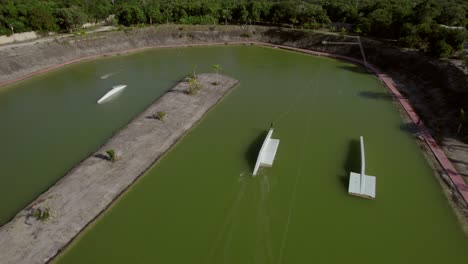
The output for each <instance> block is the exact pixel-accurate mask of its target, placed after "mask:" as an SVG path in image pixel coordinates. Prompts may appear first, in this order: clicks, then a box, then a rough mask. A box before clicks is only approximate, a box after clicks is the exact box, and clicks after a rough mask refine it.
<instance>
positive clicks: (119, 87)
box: [97, 85, 127, 104]
mask: <svg viewBox="0 0 468 264" xmlns="http://www.w3.org/2000/svg"><path fill="white" fill-rule="evenodd" d="M125 87H127V85H117V86H114V87H112V90H110V91H109V92H107V93H106V94H105V95H104V96H103V97H101V99H99V100H98V101H97V103H98V104H102V103H103V102H105V101H107V100H109V99H110V98H112V97H113V96H114V95H116V94H118V93H119V92H120V91H122V90H123V89H125Z"/></svg>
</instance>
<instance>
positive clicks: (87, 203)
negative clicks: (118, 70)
mask: <svg viewBox="0 0 468 264" xmlns="http://www.w3.org/2000/svg"><path fill="white" fill-rule="evenodd" d="M214 80H215V76H214V74H201V75H199V76H198V82H199V83H200V84H201V86H202V89H201V90H200V92H199V93H198V94H196V95H193V96H191V95H187V94H186V93H185V91H186V90H187V88H188V83H187V82H185V81H182V82H180V83H179V84H177V85H176V86H175V87H173V88H172V89H171V90H169V91H168V92H167V93H166V94H165V95H163V96H162V97H161V98H160V99H159V100H157V101H156V102H155V103H153V104H152V105H151V106H150V107H148V108H147V109H146V110H145V111H143V112H142V113H141V114H139V115H138V116H137V117H136V118H135V119H134V120H133V121H132V122H131V123H130V124H128V125H127V126H126V127H125V128H123V129H122V130H120V131H119V132H118V133H117V134H116V135H115V136H114V137H112V138H111V139H110V140H109V141H108V142H107V143H106V144H105V145H104V146H103V147H102V148H101V149H100V150H99V151H97V152H96V154H95V155H93V156H91V157H89V158H87V159H86V160H84V161H83V162H82V163H80V164H79V165H77V166H76V167H75V168H73V169H72V170H71V171H70V172H69V173H68V174H67V175H66V176H64V177H63V178H62V179H61V180H60V181H59V182H57V183H56V184H55V185H54V186H52V187H51V188H50V189H49V190H48V191H47V192H45V193H44V194H42V195H41V196H39V197H38V198H37V199H36V200H35V201H34V202H33V203H32V204H30V205H29V206H28V207H27V208H26V209H24V210H22V211H21V212H20V213H18V214H17V215H16V217H15V218H14V219H13V220H12V221H10V222H9V223H7V224H6V225H4V226H2V227H1V228H0V256H1V260H0V262H1V263H12V264H13V263H15V264H16V263H45V262H47V261H48V260H50V259H51V258H52V257H54V256H55V255H56V254H57V253H58V252H59V251H60V250H61V249H62V248H63V247H64V246H66V245H67V244H68V243H69V242H70V241H71V240H72V239H73V238H74V237H75V236H76V235H77V234H78V233H79V232H80V231H81V230H83V228H85V227H86V226H87V225H88V224H89V223H90V222H92V221H93V220H94V219H95V218H96V217H98V216H99V215H100V214H101V213H102V212H103V211H104V210H105V209H106V208H107V207H108V206H109V205H110V204H111V203H112V202H113V201H114V200H115V199H116V198H117V197H118V196H119V195H120V194H122V193H123V192H124V191H125V190H126V189H127V188H128V187H129V186H130V185H131V184H132V183H133V182H135V181H136V180H137V179H138V178H139V177H140V176H141V175H142V174H143V173H144V172H145V171H146V170H147V169H148V168H149V167H150V166H151V165H152V164H154V162H155V161H156V160H158V158H160V157H161V155H163V154H164V153H165V152H166V151H167V150H168V149H169V148H170V147H171V146H172V145H173V144H174V143H175V142H176V141H177V140H178V139H179V138H181V137H182V136H183V135H184V134H185V133H186V132H187V130H189V129H190V128H191V127H192V126H193V125H194V124H195V123H196V122H197V121H199V120H200V119H201V118H202V117H203V116H204V115H205V113H206V112H207V111H208V110H209V109H211V108H212V107H213V106H214V105H215V104H216V103H217V102H218V101H219V100H220V99H221V98H222V97H223V96H224V95H225V94H226V93H227V92H228V91H229V90H230V89H232V88H233V87H234V86H235V85H236V84H237V83H238V81H237V80H235V79H233V78H230V77H227V76H223V75H220V76H219V80H220V84H219V85H216V86H215V85H213V84H212V83H213V82H214ZM121 96H125V95H124V94H122V95H121ZM158 111H164V112H166V113H167V117H166V119H165V120H164V122H163V121H159V120H156V119H152V118H150V117H151V115H152V114H154V113H156V112H158ZM108 149H114V150H115V151H116V153H117V154H118V156H119V160H118V161H116V162H114V163H113V162H110V161H108V160H106V159H103V158H100V157H99V154H104V153H105V151H106V150H108ZM46 206H49V207H50V209H51V211H52V214H53V217H52V218H51V219H50V220H48V221H45V222H41V221H38V220H36V219H35V218H34V217H31V216H30V214H31V212H32V211H33V210H35V209H36V208H44V207H46Z"/></svg>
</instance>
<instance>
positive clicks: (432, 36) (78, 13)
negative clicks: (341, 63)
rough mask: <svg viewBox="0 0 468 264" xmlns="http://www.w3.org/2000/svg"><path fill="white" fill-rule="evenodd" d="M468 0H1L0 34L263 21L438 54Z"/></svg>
mask: <svg viewBox="0 0 468 264" xmlns="http://www.w3.org/2000/svg"><path fill="white" fill-rule="evenodd" d="M467 10H468V1H466V0H445V1H439V0H303V1H299V0H284V1H278V0H0V35H9V34H12V33H17V32H24V31H30V30H35V31H39V32H50V31H59V32H70V31H74V30H77V29H79V28H81V26H82V25H83V24H84V23H86V22H97V21H103V20H105V19H107V18H108V17H109V16H110V15H115V16H114V19H113V20H112V21H110V23H113V24H120V25H123V26H132V25H142V24H163V23H178V24H218V23H220V24H264V25H282V26H289V27H299V28H306V29H320V28H324V29H328V30H336V31H340V32H342V33H346V31H352V32H349V33H355V34H359V35H364V36H371V37H377V38H385V39H391V40H397V41H398V43H399V44H400V45H402V46H405V47H409V48H416V49H419V50H421V51H424V52H427V53H428V54H430V55H433V56H435V57H449V56H451V55H452V54H453V53H454V52H456V51H459V50H462V45H463V42H464V39H465V37H466V30H465V29H466V27H467V24H468V16H467Z"/></svg>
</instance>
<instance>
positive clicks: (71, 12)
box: [54, 6, 87, 32]
mask: <svg viewBox="0 0 468 264" xmlns="http://www.w3.org/2000/svg"><path fill="white" fill-rule="evenodd" d="M54 15H55V17H56V18H57V24H58V25H59V27H60V29H61V30H63V31H70V32H71V31H73V30H76V29H78V28H80V27H81V26H82V25H83V24H84V23H85V22H86V18H87V17H86V14H85V13H83V12H82V11H81V10H80V9H79V8H78V7H76V6H73V7H70V8H58V9H56V10H55V14H54Z"/></svg>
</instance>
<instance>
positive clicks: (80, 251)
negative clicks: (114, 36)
mask: <svg viewBox="0 0 468 264" xmlns="http://www.w3.org/2000/svg"><path fill="white" fill-rule="evenodd" d="M213 64H220V65H221V66H222V67H223V72H224V73H225V74H227V75H230V76H232V77H234V78H237V79H238V80H240V82H241V84H240V85H239V86H238V87H237V88H235V90H233V91H232V92H231V93H230V94H229V95H228V96H227V97H226V98H225V99H224V100H223V101H222V102H221V103H220V104H219V105H218V106H216V107H215V108H214V109H213V110H212V111H211V112H210V113H209V114H208V115H207V116H206V118H205V119H204V120H203V121H202V122H201V123H200V124H198V125H197V126H196V128H195V129H193V130H192V131H191V132H190V133H189V134H188V135H187V136H186V137H185V138H184V139H183V140H181V142H179V143H178V144H177V145H176V146H175V147H174V148H173V149H172V150H171V151H170V152H169V153H168V154H167V155H166V156H165V157H164V158H163V159H162V160H161V161H160V162H159V163H158V164H157V165H155V166H154V167H153V168H152V169H151V170H150V171H149V172H148V173H147V174H146V175H144V176H143V178H142V179H141V180H139V181H138V182H137V183H136V184H135V185H134V186H133V187H132V188H131V189H130V190H129V191H128V192H127V193H126V194H125V195H124V196H123V197H122V198H121V199H120V200H119V201H118V202H117V203H116V204H115V205H114V206H113V207H112V208H111V209H110V210H108V212H106V213H105V214H104V215H103V216H102V217H101V218H100V219H98V220H97V221H96V223H95V224H94V225H93V226H92V227H90V228H89V229H88V230H87V231H86V232H84V233H83V234H82V235H80V236H79V238H78V239H76V240H75V241H74V242H73V243H72V244H71V246H70V247H69V248H68V249H67V250H65V253H64V254H63V255H62V256H60V257H59V258H58V261H57V262H58V263H309V262H317V263H344V262H348V263H464V262H466V261H467V260H468V251H467V250H466V249H467V248H468V239H467V238H466V237H465V236H464V234H463V232H462V230H461V229H460V227H459V226H458V223H457V220H456V218H455V215H454V214H453V212H452V210H451V208H450V207H449V205H448V202H447V201H446V199H445V197H444V195H443V193H442V190H441V188H440V186H439V185H438V183H437V181H436V179H435V177H434V176H433V173H432V171H431V169H430V168H429V166H428V165H427V162H426V160H425V159H424V157H423V155H422V153H421V151H420V150H419V147H418V146H417V144H416V142H415V139H414V138H413V136H412V135H411V134H410V133H409V132H408V126H407V125H406V124H404V123H403V122H402V119H401V117H400V114H399V113H398V110H397V109H396V107H395V106H394V104H393V103H392V101H391V100H390V97H389V96H388V95H387V93H386V91H385V88H384V87H383V86H382V85H381V84H380V83H379V81H378V80H377V79H376V78H375V77H374V76H372V75H370V74H368V73H366V72H365V71H364V70H363V69H362V68H360V67H358V66H355V65H353V64H349V63H346V62H340V61H336V60H332V59H328V58H319V57H313V56H309V55H303V54H298V53H293V52H287V51H282V50H275V49H271V48H263V47H254V46H238V47H232V46H220V47H206V48H180V49H156V50H150V51H145V52H141V53H136V54H133V55H128V56H120V57H112V58H105V59H99V60H96V61H91V62H86V63H80V64H76V65H72V66H68V67H65V68H62V69H60V70H57V71H53V72H51V73H48V74H45V75H42V76H40V77H36V78H33V79H30V80H28V81H24V82H21V83H18V84H16V85H13V86H12V87H11V88H8V89H6V90H4V91H3V92H1V93H0V118H1V119H2V120H4V125H5V127H6V130H5V129H3V130H2V131H1V132H0V133H2V135H3V136H2V137H0V140H1V142H0V143H1V144H2V146H6V148H5V147H4V148H2V149H3V150H2V152H1V154H0V155H1V158H2V161H5V162H4V163H3V162H2V166H1V168H0V175H1V176H0V177H1V180H2V185H1V187H0V188H1V192H0V198H1V199H2V200H3V201H8V202H6V203H5V202H4V203H2V208H1V210H0V214H1V216H2V218H0V219H2V220H3V221H5V220H6V219H8V218H9V217H11V216H12V214H14V213H15V212H16V211H18V210H19V209H21V208H22V207H24V206H25V204H27V203H28V202H29V201H31V200H33V199H34V197H35V196H37V194H39V193H41V192H42V191H43V190H45V189H46V188H47V187H48V186H50V185H51V184H53V183H54V182H55V181H56V180H58V179H59V178H60V177H61V176H62V175H63V174H64V173H65V172H66V171H67V170H68V169H69V168H70V167H71V166H73V165H74V164H76V163H77V162H78V161H79V160H81V159H83V158H84V157H86V156H87V155H89V154H90V153H91V152H93V151H94V150H95V149H97V147H98V146H99V145H100V144H102V142H103V141H105V139H106V138H108V137H109V136H110V135H112V133H113V131H115V129H117V128H118V127H120V126H122V125H123V124H125V123H127V122H128V121H129V120H130V119H131V118H132V117H133V116H134V115H135V114H136V113H138V112H140V111H141V110H142V109H144V108H145V107H146V106H147V105H149V104H150V103H151V102H153V101H154V100H155V99H156V98H157V97H159V96H160V95H161V94H162V93H164V91H165V90H167V89H169V88H171V87H172V85H173V84H175V83H176V82H177V81H178V80H179V79H181V78H182V77H183V76H185V75H186V74H188V73H189V72H191V71H192V68H193V67H194V66H195V65H196V66H197V67H196V68H197V72H206V71H212V70H211V66H212V65H213ZM108 73H115V74H114V75H111V76H109V77H108V78H107V79H101V78H100V76H102V75H105V74H108ZM117 84H127V85H128V87H127V89H125V91H124V92H123V93H122V94H120V95H119V96H118V97H117V98H115V99H114V100H112V101H110V102H109V103H106V104H102V105H97V104H96V101H97V99H99V98H100V96H102V95H103V94H104V93H105V92H106V91H107V90H109V89H110V88H111V87H112V85H117ZM270 123H273V124H274V126H275V133H274V138H278V139H280V140H281V143H280V145H279V149H278V153H277V156H276V160H275V163H274V165H273V167H272V168H263V169H262V170H261V171H260V173H259V175H258V176H257V177H255V178H252V177H251V173H252V169H253V166H254V163H255V159H256V155H257V153H258V150H259V147H260V144H261V142H262V140H263V136H264V135H265V132H266V131H267V129H268V128H269V126H270ZM361 135H362V136H364V138H365V140H366V155H367V160H366V162H367V170H366V171H367V173H368V174H369V175H375V176H376V177H377V198H376V199H375V200H366V199H362V198H357V197H353V196H349V195H348V194H347V181H348V177H349V172H350V171H356V172H359V169H360V157H359V141H358V140H359V136H361ZM3 164H4V165H3ZM52 210H53V208H52Z"/></svg>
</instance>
